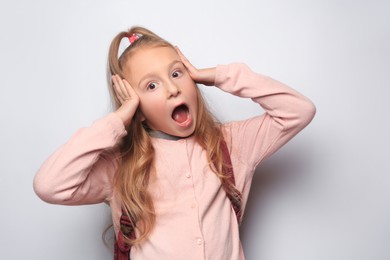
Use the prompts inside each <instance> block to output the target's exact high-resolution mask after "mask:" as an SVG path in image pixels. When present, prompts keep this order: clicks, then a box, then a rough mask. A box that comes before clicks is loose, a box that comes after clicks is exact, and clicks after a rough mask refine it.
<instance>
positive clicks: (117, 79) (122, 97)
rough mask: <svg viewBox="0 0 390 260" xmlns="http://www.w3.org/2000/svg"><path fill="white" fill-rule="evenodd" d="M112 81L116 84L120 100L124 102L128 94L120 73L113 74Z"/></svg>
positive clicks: (116, 91) (115, 89)
mask: <svg viewBox="0 0 390 260" xmlns="http://www.w3.org/2000/svg"><path fill="white" fill-rule="evenodd" d="M112 81H113V84H114V91H115V94H116V96H117V98H118V99H119V101H120V102H121V103H123V102H124V101H125V100H126V98H127V96H128V94H127V93H126V90H125V87H124V84H123V82H122V79H121V78H120V77H119V76H118V75H114V76H112Z"/></svg>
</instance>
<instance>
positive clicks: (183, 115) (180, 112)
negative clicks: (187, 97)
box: [172, 107, 188, 123]
mask: <svg viewBox="0 0 390 260" xmlns="http://www.w3.org/2000/svg"><path fill="white" fill-rule="evenodd" d="M187 117H188V115H187V110H186V109H184V108H183V107H178V108H176V109H175V111H173V114H172V118H173V120H175V121H176V122H178V123H183V122H185V121H186V120H187Z"/></svg>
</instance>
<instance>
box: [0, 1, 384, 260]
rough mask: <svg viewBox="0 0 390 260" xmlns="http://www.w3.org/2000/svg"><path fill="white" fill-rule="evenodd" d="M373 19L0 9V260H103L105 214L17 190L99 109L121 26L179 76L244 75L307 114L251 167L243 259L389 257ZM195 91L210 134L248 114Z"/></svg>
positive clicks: (252, 11) (377, 28)
mask: <svg viewBox="0 0 390 260" xmlns="http://www.w3.org/2000/svg"><path fill="white" fill-rule="evenodd" d="M389 14H390V2H389V1H380V0H377V1H362V0H357V1H348V0H340V1H334V0H315V1H312V0H297V1H288V0H272V1H271V0H263V1H254V0H252V1H249V0H242V1H233V0H215V1H212V0H197V1H191V2H186V1H178V0H167V1H157V0H156V1H130V0H127V1H125V0H111V1H108V0H80V1H75V0H73V1H49V0H36V1H28V0H16V1H5V0H1V2H0V35H1V36H0V37H1V39H0V47H1V48H0V73H1V74H0V75H1V78H0V82H1V87H0V109H1V127H0V145H1V149H0V160H1V163H0V200H1V204H0V206H1V208H0V210H1V214H0V232H1V233H0V259H4V260H14V259H16V260H19V259H20V260H21V259H23V260H24V259H31V260H52V259H56V260H89V259H93V260H103V259H104V260H105V259H112V255H111V252H110V250H109V249H107V248H106V247H105V245H104V244H103V242H102V239H101V235H102V232H103V230H104V228H105V227H107V225H109V224H110V210H109V208H108V207H107V206H105V205H92V206H79V207H67V206H56V205H49V204H46V203H44V202H42V201H40V200H39V199H38V198H37V196H36V195H35V194H34V191H33V189H32V181H33V177H34V175H35V172H36V171H37V170H38V168H39V167H40V165H41V164H42V162H43V161H44V160H45V159H46V158H47V157H48V156H49V155H50V154H51V153H52V152H53V151H54V150H55V149H56V148H58V147H59V146H60V145H61V144H62V143H64V142H65V141H66V140H67V139H68V138H69V137H70V136H71V134H73V133H74V132H75V131H76V130H77V129H78V128H80V127H83V126H88V125H90V124H91V123H92V122H93V121H94V120H96V119H98V118H100V117H102V116H104V115H105V114H107V113H108V112H109V111H110V105H109V96H108V91H107V87H106V71H105V70H106V61H107V52H108V46H109V43H110V41H111V39H112V38H113V37H114V36H115V35H116V34H117V33H118V32H119V31H121V30H125V29H127V28H128V27H130V26H132V25H143V26H146V27H148V28H150V29H151V30H153V31H155V32H156V33H158V34H160V35H161V36H162V37H164V38H166V39H167V40H169V41H170V42H172V43H174V44H176V45H178V46H179V47H180V48H181V49H182V51H183V52H184V53H185V54H186V56H187V57H188V58H189V59H190V61H191V62H192V63H193V64H194V65H195V66H198V67H209V66H215V65H216V64H225V63H230V62H236V61H239V62H245V63H247V64H248V65H249V66H250V67H251V68H252V69H253V70H255V71H257V72H260V73H262V74H266V75H269V76H272V77H274V78H276V79H278V80H280V81H282V82H285V83H287V84H288V85H290V86H292V87H293V88H295V89H297V90H298V91H300V92H301V93H303V94H305V95H306V96H308V97H309V98H311V99H312V100H313V101H314V103H315V104H316V106H317V115H316V117H315V119H314V120H313V122H312V123H311V124H310V125H309V126H308V127H307V128H306V129H304V130H303V131H302V132H301V133H300V134H299V135H298V136H297V137H296V138H295V139H293V140H292V141H291V142H290V143H288V144H287V145H286V146H284V147H283V148H282V149H281V150H280V151H278V152H277V153H276V154H275V155H274V156H273V157H272V158H270V159H269V160H268V161H267V162H266V163H265V164H264V165H263V166H262V167H259V168H258V170H257V173H256V176H255V179H254V181H253V185H252V190H251V195H250V200H249V204H248V207H247V210H246V214H245V217H244V222H243V225H242V228H241V237H242V241H243V246H244V250H245V253H246V257H247V259H249V260H329V259H332V260H388V259H390V251H389V244H390V227H389V224H388V221H389V219H390V166H389V155H390V154H389V149H388V147H389V145H390V137H389V133H390V126H389V115H388V113H389V111H390V103H389V102H388V99H389V98H390V90H389V88H390V76H389V73H390V47H389V46H390V20H389ZM202 89H203V90H204V93H205V95H206V99H207V100H208V101H209V103H210V106H211V107H212V110H213V111H214V112H215V113H216V114H217V115H218V116H219V118H220V119H221V120H222V121H230V120H237V119H244V118H248V117H251V116H253V115H257V114H259V113H262V112H263V111H262V110H261V109H259V108H258V107H257V106H256V105H254V104H252V102H251V101H250V100H242V99H239V98H235V97H232V96H230V95H228V94H225V93H222V92H221V91H219V90H217V89H213V88H207V89H206V88H205V87H202ZM215 250H218V249H215ZM213 260H214V259H213Z"/></svg>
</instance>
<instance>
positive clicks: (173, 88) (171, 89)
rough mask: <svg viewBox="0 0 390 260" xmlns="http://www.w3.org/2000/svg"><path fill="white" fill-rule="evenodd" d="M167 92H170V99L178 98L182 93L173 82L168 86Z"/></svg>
mask: <svg viewBox="0 0 390 260" xmlns="http://www.w3.org/2000/svg"><path fill="white" fill-rule="evenodd" d="M167 92H168V98H171V97H176V96H178V95H179V94H180V93H181V91H180V88H179V87H178V86H177V85H176V84H174V83H173V82H169V83H168V84H167Z"/></svg>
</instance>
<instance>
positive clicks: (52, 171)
mask: <svg viewBox="0 0 390 260" xmlns="http://www.w3.org/2000/svg"><path fill="white" fill-rule="evenodd" d="M216 73H217V74H216V81H215V85H216V86H218V87H219V88H220V89H222V90H223V91H226V92H229V93H231V94H233V95H237V96H240V97H244V98H251V99H252V100H253V101H254V102H256V103H258V104H259V105H261V106H262V107H263V109H264V110H265V111H266V113H264V114H263V115H260V116H257V117H254V118H251V119H248V120H244V121H240V122H231V123H227V124H224V125H223V131H225V133H226V136H227V138H226V142H227V144H228V147H229V149H230V153H231V159H232V164H233V169H234V174H235V180H236V186H237V188H238V189H239V190H240V191H241V192H242V195H243V210H244V209H245V205H246V202H247V199H248V193H249V189H250V186H251V181H252V177H253V173H254V171H255V169H256V166H257V165H258V164H259V163H260V162H261V161H263V160H264V159H265V158H267V157H268V156H270V155H271V154H272V153H273V152H275V151H276V150H277V149H279V148H280V147H281V146H282V145H283V144H285V143H286V142H287V141H288V140H290V139H291V138H292V137H293V136H294V135H296V134H297V133H298V132H299V131H300V130H302V129H303V128H304V127H305V126H306V125H307V124H308V123H309V122H310V121H311V120H312V118H313V116H314V114H315V107H314V105H313V104H312V102H311V101H310V100H308V99H307V98H305V97H304V96H302V95H301V94H299V93H298V92H296V91H294V90H293V89H291V88H289V87H287V86H285V85H284V84H282V83H280V82H277V81H275V80H273V79H271V78H269V77H265V76H262V75H259V74H256V73H254V72H252V71H251V70H250V69H249V68H248V67H247V66H246V65H244V64H230V65H219V66H217V70H216ZM125 136H126V131H125V128H124V125H123V123H122V121H121V120H120V119H119V118H118V117H116V115H115V114H113V113H111V114H109V115H107V116H106V117H104V118H102V119H100V120H98V121H96V122H95V123H94V124H93V125H92V126H90V127H87V128H83V129H80V130H79V131H78V132H77V133H76V134H75V135H74V136H73V137H71V139H70V140H69V141H68V142H67V143H66V144H65V145H63V146H62V147H61V148H60V149H59V150H57V151H56V152H55V153H54V154H53V155H51V156H50V157H49V158H48V160H47V161H46V162H45V163H44V164H43V165H42V167H41V168H40V170H39V172H38V173H37V175H36V177H35V180H34V188H35V191H36V193H37V194H38V196H39V197H40V198H41V199H43V200H44V201H47V202H49V203H56V204H65V205H80V204H90V203H100V202H106V203H108V204H109V205H110V207H111V209H112V219H113V223H114V229H115V232H117V231H118V228H119V218H120V214H121V210H120V208H121V205H120V201H118V200H117V199H116V197H115V193H114V191H113V189H112V179H113V175H114V173H115V169H116V167H117V164H116V160H115V156H116V154H115V153H114V152H110V151H113V149H112V148H114V147H115V145H116V144H117V143H118V142H119V141H120V139H121V138H123V137H125ZM152 143H153V146H154V148H155V151H156V161H155V163H156V169H157V178H156V180H154V181H153V182H151V183H150V184H149V191H150V193H151V194H152V196H153V200H154V206H155V210H156V214H157V219H156V225H155V227H154V229H153V232H152V234H151V235H150V237H149V238H148V240H147V241H146V242H145V243H143V244H142V245H140V246H138V247H133V248H132V250H131V259H132V260H137V259H162V260H164V259H167V260H172V259H186V260H192V259H194V260H195V259H211V260H214V259H223V260H225V259H232V260H233V259H234V260H236V259H244V254H243V250H242V246H241V242H240V238H239V225H238V223H237V219H236V216H235V213H234V211H233V209H232V207H231V203H230V201H229V199H228V198H227V197H226V193H225V191H224V190H223V188H222V187H221V183H220V180H219V179H218V177H217V176H216V175H215V174H214V173H213V172H212V171H211V170H210V169H209V167H208V166H207V159H206V152H205V151H204V150H203V149H202V148H201V147H200V146H199V145H198V144H197V143H196V142H195V141H194V138H193V137H189V138H185V139H180V140H176V141H174V140H167V139H163V138H158V137H152Z"/></svg>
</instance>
